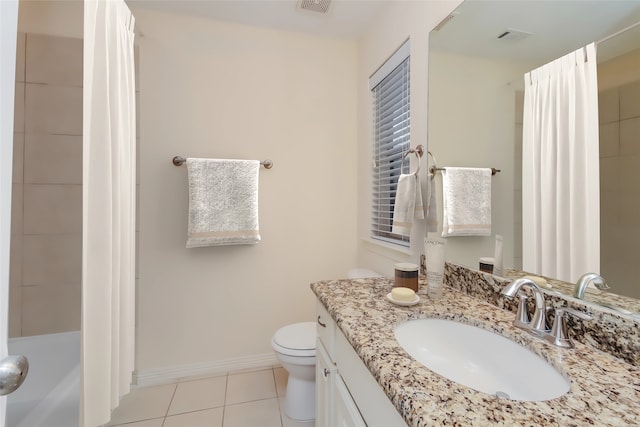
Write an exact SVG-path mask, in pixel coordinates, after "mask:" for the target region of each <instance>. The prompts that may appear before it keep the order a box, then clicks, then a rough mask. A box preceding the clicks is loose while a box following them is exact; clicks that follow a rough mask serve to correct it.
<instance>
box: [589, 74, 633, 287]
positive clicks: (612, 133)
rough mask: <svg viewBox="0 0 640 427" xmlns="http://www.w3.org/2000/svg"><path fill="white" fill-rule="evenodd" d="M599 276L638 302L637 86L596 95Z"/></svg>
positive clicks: (623, 87) (629, 84)
mask: <svg viewBox="0 0 640 427" xmlns="http://www.w3.org/2000/svg"><path fill="white" fill-rule="evenodd" d="M599 114H600V235H601V246H600V253H601V255H600V258H601V260H600V263H601V266H600V267H601V268H600V272H601V273H602V276H603V277H604V278H605V279H606V280H607V282H608V283H609V284H610V285H611V287H612V291H613V292H615V293H620V294H624V295H627V296H630V297H635V298H640V284H638V278H637V264H638V253H640V185H639V183H640V80H638V81H635V82H632V83H628V84H624V85H622V86H619V87H613V88H611V89H607V90H604V91H601V92H600V93H599Z"/></svg>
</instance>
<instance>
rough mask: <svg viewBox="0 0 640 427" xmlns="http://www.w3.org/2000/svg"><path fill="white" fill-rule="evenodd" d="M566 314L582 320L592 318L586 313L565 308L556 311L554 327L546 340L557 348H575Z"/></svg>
mask: <svg viewBox="0 0 640 427" xmlns="http://www.w3.org/2000/svg"><path fill="white" fill-rule="evenodd" d="M565 314H571V315H572V316H576V317H578V318H580V319H582V320H591V319H592V317H591V316H589V315H588V314H586V313H583V312H581V311H578V310H574V309H572V308H568V307H563V308H557V309H556V317H555V319H553V327H552V328H551V332H550V333H549V334H548V335H545V337H544V338H545V340H546V341H548V342H550V343H551V344H553V345H555V346H557V347H563V348H573V342H572V341H571V338H570V337H569V328H568V327H567V319H566V318H565Z"/></svg>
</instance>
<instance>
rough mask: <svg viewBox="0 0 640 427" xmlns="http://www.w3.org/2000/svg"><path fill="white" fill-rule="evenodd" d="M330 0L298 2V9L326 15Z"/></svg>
mask: <svg viewBox="0 0 640 427" xmlns="http://www.w3.org/2000/svg"><path fill="white" fill-rule="evenodd" d="M330 4H331V0H299V1H298V9H301V10H308V11H310V12H318V13H327V12H328V11H329V5H330Z"/></svg>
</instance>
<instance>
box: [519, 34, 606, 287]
mask: <svg viewBox="0 0 640 427" xmlns="http://www.w3.org/2000/svg"><path fill="white" fill-rule="evenodd" d="M524 80H525V95H524V122H523V153H522V163H523V164H522V180H523V181H522V195H523V196H522V199H523V200H522V207H523V212H522V221H523V227H522V229H523V236H522V240H523V242H522V243H523V248H522V250H523V269H524V270H525V271H529V272H532V273H536V274H542V275H545V276H550V277H554V278H558V279H560V280H565V281H568V282H575V281H576V280H577V279H578V278H579V276H580V275H582V274H584V273H587V272H596V273H598V272H599V270H600V183H599V176H600V174H599V154H598V147H599V145H598V87H597V73H596V48H595V45H594V44H593V43H592V44H590V45H588V46H586V47H585V48H583V49H578V50H577V51H575V52H572V53H570V54H569V55H566V56H564V57H562V58H559V59H557V60H555V61H553V62H551V63H549V64H547V65H544V66H542V67H540V68H538V69H536V70H533V71H531V72H529V73H527V74H525V76H524Z"/></svg>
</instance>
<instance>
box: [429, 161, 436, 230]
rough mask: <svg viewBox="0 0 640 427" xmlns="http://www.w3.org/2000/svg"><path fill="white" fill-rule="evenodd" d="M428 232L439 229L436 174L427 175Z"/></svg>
mask: <svg viewBox="0 0 640 427" xmlns="http://www.w3.org/2000/svg"><path fill="white" fill-rule="evenodd" d="M427 193H428V196H427V200H428V202H427V232H436V231H438V207H437V205H436V179H435V174H433V173H430V174H429V175H428V176H427Z"/></svg>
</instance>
